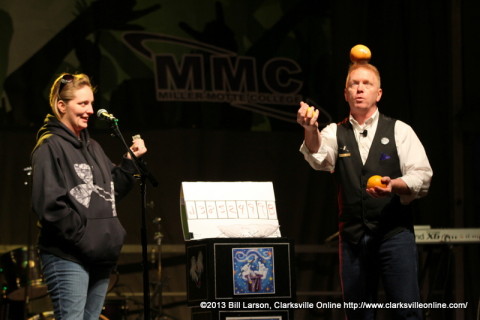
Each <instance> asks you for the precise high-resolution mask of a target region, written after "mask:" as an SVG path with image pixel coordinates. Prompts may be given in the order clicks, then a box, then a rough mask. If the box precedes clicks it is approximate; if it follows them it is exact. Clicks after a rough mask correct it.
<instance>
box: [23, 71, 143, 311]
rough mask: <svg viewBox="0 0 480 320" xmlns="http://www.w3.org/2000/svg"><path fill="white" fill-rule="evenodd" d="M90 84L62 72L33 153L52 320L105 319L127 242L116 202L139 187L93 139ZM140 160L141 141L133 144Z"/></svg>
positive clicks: (126, 165) (127, 163) (126, 167)
mask: <svg viewBox="0 0 480 320" xmlns="http://www.w3.org/2000/svg"><path fill="white" fill-rule="evenodd" d="M93 91H94V90H93V87H92V85H91V82H90V79H89V78H88V76H87V75H85V74H74V75H73V74H62V75H60V76H59V77H58V78H57V79H56V80H55V81H54V83H53V85H52V88H51V91H50V106H51V109H52V112H53V115H51V114H49V115H47V117H46V119H45V122H44V125H43V127H42V128H41V129H40V130H39V132H38V135H37V144H36V146H35V148H34V150H33V153H32V168H33V183H32V206H33V211H34V212H35V213H36V214H37V215H38V219H39V225H40V235H39V241H38V247H39V250H40V258H41V261H42V270H43V275H44V278H45V281H46V283H47V286H48V289H49V293H50V296H51V298H52V302H53V306H54V313H55V319H57V320H60V319H62V320H67V319H75V320H79V319H92V320H93V319H95V320H97V319H98V318H99V316H100V313H101V310H102V307H103V303H104V300H105V296H106V293H107V287H108V282H109V275H110V271H111V269H112V267H113V266H114V265H115V264H116V262H117V259H118V256H119V254H120V250H121V248H122V245H123V241H124V238H125V229H124V228H123V227H122V225H121V224H120V221H119V220H118V217H117V212H116V209H115V202H116V201H118V200H119V199H120V198H122V197H123V196H124V195H126V193H127V192H128V191H130V189H131V188H132V186H133V184H134V179H133V174H134V173H135V170H134V166H133V163H132V160H131V159H130V155H129V154H126V155H125V156H124V157H123V159H122V162H121V164H120V165H118V166H116V165H114V164H112V162H111V161H110V160H109V159H108V157H107V156H106V155H105V153H104V151H103V150H102V148H101V147H100V145H99V144H98V143H97V142H96V141H95V140H93V139H91V138H90V137H89V134H88V130H87V126H88V119H89V117H90V116H91V115H92V114H93V106H92V104H93V101H94V96H93ZM130 148H131V150H132V151H133V153H134V154H135V156H137V157H141V156H142V155H143V154H144V153H145V152H146V151H147V149H146V148H145V144H144V141H143V140H142V139H135V140H134V142H133V145H132V146H131V147H130Z"/></svg>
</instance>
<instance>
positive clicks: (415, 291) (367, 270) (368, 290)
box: [340, 230, 422, 320]
mask: <svg viewBox="0 0 480 320" xmlns="http://www.w3.org/2000/svg"><path fill="white" fill-rule="evenodd" d="M340 253H341V255H340V277H341V281H342V291H343V299H344V301H345V302H347V303H348V302H356V303H361V302H377V292H378V283H379V280H381V281H382V285H383V288H384V290H385V294H386V298H387V302H393V303H398V302H402V303H408V302H420V290H419V287H418V255H417V246H416V244H415V235H414V234H413V232H411V231H409V230H405V231H402V232H400V233H398V234H396V235H394V236H392V237H391V238H389V239H385V240H380V239H378V238H376V237H374V236H372V235H371V234H368V233H366V234H365V235H364V236H363V237H362V238H361V239H360V242H359V243H358V244H356V245H355V244H351V243H348V242H346V241H340ZM347 306H348V305H347ZM390 311H391V312H392V314H393V315H392V319H422V313H421V310H420V309H415V308H396V309H391V310H390ZM345 312H346V315H347V319H348V320H356V319H362V320H367V319H368V320H373V319H375V314H376V309H375V308H365V309H356V310H354V309H353V308H345Z"/></svg>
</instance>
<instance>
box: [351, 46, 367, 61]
mask: <svg viewBox="0 0 480 320" xmlns="http://www.w3.org/2000/svg"><path fill="white" fill-rule="evenodd" d="M371 58H372V53H371V52H370V49H368V47H367V46H364V45H363V44H357V45H356V46H354V47H353V48H352V49H351V50H350V60H351V61H352V62H353V63H355V62H356V63H367V62H368V61H370V59H371Z"/></svg>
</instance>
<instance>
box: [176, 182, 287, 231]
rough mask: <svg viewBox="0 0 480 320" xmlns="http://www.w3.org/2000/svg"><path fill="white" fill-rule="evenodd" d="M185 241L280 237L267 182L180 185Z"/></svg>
mask: <svg viewBox="0 0 480 320" xmlns="http://www.w3.org/2000/svg"><path fill="white" fill-rule="evenodd" d="M180 213H181V218H182V228H183V233H184V238H185V240H192V239H205V238H246V237H248V238H264V237H280V230H279V225H278V217H277V209H276V206H275V195H274V191H273V185H272V183H271V182H182V187H181V191H180Z"/></svg>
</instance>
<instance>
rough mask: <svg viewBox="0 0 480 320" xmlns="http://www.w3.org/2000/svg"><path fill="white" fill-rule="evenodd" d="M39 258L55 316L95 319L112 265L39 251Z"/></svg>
mask: <svg viewBox="0 0 480 320" xmlns="http://www.w3.org/2000/svg"><path fill="white" fill-rule="evenodd" d="M40 259H41V261H42V270H43V277H44V278H45V282H46V283H47V286H48V292H49V294H50V297H51V299H52V303H53V309H54V310H53V311H54V314H55V319H56V320H82V319H83V320H98V319H99V317H100V313H101V312H102V308H103V303H104V301H105V296H106V294H107V289H108V283H109V275H110V271H111V268H105V267H95V268H86V267H85V266H82V265H80V264H78V263H76V262H73V261H69V260H65V259H62V258H59V257H57V256H55V255H52V254H48V253H41V254H40Z"/></svg>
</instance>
